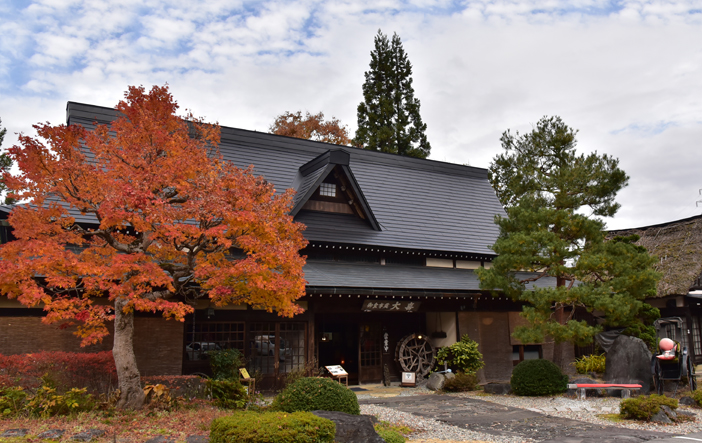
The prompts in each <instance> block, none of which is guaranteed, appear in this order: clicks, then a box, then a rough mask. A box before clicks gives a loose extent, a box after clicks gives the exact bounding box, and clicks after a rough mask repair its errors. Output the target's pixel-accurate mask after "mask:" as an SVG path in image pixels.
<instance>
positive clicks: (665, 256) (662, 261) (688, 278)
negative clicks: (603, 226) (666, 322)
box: [607, 215, 702, 297]
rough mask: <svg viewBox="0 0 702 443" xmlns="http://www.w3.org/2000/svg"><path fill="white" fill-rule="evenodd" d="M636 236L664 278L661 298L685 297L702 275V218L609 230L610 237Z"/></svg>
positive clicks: (659, 295) (660, 287) (659, 285)
mask: <svg viewBox="0 0 702 443" xmlns="http://www.w3.org/2000/svg"><path fill="white" fill-rule="evenodd" d="M631 234H636V235H638V236H639V237H640V239H639V241H638V242H636V243H637V244H638V245H641V246H644V247H645V248H646V249H648V252H649V254H651V255H653V256H656V257H657V258H658V262H657V263H656V265H655V268H656V270H657V271H658V272H660V273H661V274H663V275H662V277H661V280H660V281H659V282H658V297H665V296H667V295H684V294H687V293H688V292H689V290H690V288H691V287H692V286H693V285H694V283H695V281H696V280H697V278H698V277H699V276H700V274H702V215H698V216H695V217H689V218H685V219H682V220H676V221H672V222H668V223H663V224H659V225H653V226H644V227H641V228H633V229H622V230H617V231H610V232H609V233H608V235H607V236H608V237H609V238H611V237H615V236H627V235H631Z"/></svg>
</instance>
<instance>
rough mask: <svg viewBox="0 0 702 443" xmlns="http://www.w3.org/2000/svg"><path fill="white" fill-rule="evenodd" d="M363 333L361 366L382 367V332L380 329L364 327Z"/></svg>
mask: <svg viewBox="0 0 702 443" xmlns="http://www.w3.org/2000/svg"><path fill="white" fill-rule="evenodd" d="M362 327H363V328H364V330H363V331H362V332H361V366H380V364H381V335H382V334H381V330H380V328H379V327H373V326H370V327H369V326H362Z"/></svg>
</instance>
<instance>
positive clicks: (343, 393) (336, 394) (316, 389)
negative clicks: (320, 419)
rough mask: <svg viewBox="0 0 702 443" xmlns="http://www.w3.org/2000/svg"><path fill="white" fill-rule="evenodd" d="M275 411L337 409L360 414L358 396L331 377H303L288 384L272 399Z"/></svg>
mask: <svg viewBox="0 0 702 443" xmlns="http://www.w3.org/2000/svg"><path fill="white" fill-rule="evenodd" d="M272 408H273V409H274V410H276V411H285V412H297V411H317V410H320V411H338V412H346V413H347V414H354V415H360V414H361V408H359V406H358V398H356V394H354V393H353V391H351V390H350V389H349V388H347V387H346V386H344V385H342V384H341V383H338V382H336V381H334V380H332V379H331V378H318V377H305V378H301V379H299V380H297V381H295V382H293V383H291V384H289V385H288V386H286V387H285V389H284V390H283V391H282V392H281V393H280V394H278V395H277V396H276V397H275V399H274V400H273V404H272Z"/></svg>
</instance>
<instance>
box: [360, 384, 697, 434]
mask: <svg viewBox="0 0 702 443" xmlns="http://www.w3.org/2000/svg"><path fill="white" fill-rule="evenodd" d="M359 403H361V404H373V405H378V406H384V407H387V408H393V409H396V410H399V411H403V412H408V413H411V414H414V415H417V416H420V417H427V418H433V419H435V420H439V421H442V422H444V423H446V424H449V425H452V426H457V427H460V428H463V429H469V430H471V431H477V432H483V433H486V434H491V435H495V436H511V437H517V438H519V437H522V438H523V437H528V438H532V439H534V440H537V441H541V442H548V443H556V442H558V443H594V442H597V443H608V442H612V443H624V442H631V443H635V442H644V441H651V440H654V441H655V443H673V442H675V443H693V442H694V441H695V440H691V439H683V438H678V437H675V435H674V434H669V433H664V432H652V431H643V430H634V429H627V428H619V427H614V426H601V425H596V424H592V423H586V422H581V421H577V420H571V419H567V418H561V417H553V416H549V415H545V414H543V413H541V411H540V410H536V409H535V410H527V409H519V408H513V407H509V406H503V405H499V404H496V403H491V402H487V401H483V400H478V399H474V398H462V397H452V396H443V395H419V396H399V397H387V398H368V399H362V400H359ZM603 412H605V411H603ZM694 435H695V434H690V435H686V436H685V437H686V438H688V437H689V438H696V437H694ZM673 437H675V438H673ZM671 438H672V439H671ZM697 441H700V442H702V437H701V438H700V439H699V440H697Z"/></svg>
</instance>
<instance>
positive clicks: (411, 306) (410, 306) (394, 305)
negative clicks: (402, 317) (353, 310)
mask: <svg viewBox="0 0 702 443" xmlns="http://www.w3.org/2000/svg"><path fill="white" fill-rule="evenodd" d="M421 304H422V303H421V302H418V301H395V300H366V301H364V302H363V307H362V308H361V310H362V311H365V312H417V311H418V310H419V305H421Z"/></svg>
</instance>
